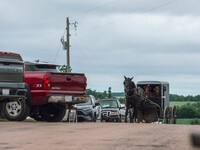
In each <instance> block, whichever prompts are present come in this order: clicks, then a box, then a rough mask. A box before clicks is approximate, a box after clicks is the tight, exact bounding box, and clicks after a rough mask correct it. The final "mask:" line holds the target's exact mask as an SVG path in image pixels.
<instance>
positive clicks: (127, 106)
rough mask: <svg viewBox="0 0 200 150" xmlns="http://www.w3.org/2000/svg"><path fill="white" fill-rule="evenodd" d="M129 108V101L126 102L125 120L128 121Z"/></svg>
mask: <svg viewBox="0 0 200 150" xmlns="http://www.w3.org/2000/svg"><path fill="white" fill-rule="evenodd" d="M128 110H129V105H128V103H126V114H125V122H127V116H128Z"/></svg>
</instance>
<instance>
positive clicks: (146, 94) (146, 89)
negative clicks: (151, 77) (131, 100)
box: [144, 85, 152, 98]
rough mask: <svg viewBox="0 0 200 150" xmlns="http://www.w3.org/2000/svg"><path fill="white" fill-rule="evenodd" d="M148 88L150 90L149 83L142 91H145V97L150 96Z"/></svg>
mask: <svg viewBox="0 0 200 150" xmlns="http://www.w3.org/2000/svg"><path fill="white" fill-rule="evenodd" d="M150 90H151V87H150V85H146V86H144V91H145V97H146V98H152V94H151V92H150Z"/></svg>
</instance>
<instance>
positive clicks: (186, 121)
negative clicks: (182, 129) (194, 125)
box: [177, 118, 200, 125]
mask: <svg viewBox="0 0 200 150" xmlns="http://www.w3.org/2000/svg"><path fill="white" fill-rule="evenodd" d="M195 120H198V122H199V124H200V118H198V119H195V118H193V119H192V118H183V119H181V118H178V119H177V124H186V125H189V124H191V122H192V121H195Z"/></svg>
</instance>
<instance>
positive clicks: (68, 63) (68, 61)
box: [66, 17, 70, 73]
mask: <svg viewBox="0 0 200 150" xmlns="http://www.w3.org/2000/svg"><path fill="white" fill-rule="evenodd" d="M66 30H67V72H68V73H69V72H70V53H69V47H70V45H69V36H70V35H69V18H68V17H67V28H66Z"/></svg>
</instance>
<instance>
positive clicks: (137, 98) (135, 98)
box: [124, 76, 145, 122]
mask: <svg viewBox="0 0 200 150" xmlns="http://www.w3.org/2000/svg"><path fill="white" fill-rule="evenodd" d="M124 79H125V80H124V92H125V96H126V113H125V122H127V116H128V113H129V117H130V122H133V120H134V121H135V122H136V119H137V121H138V122H140V121H141V122H145V118H144V108H143V103H144V101H145V92H144V90H143V89H142V88H140V87H136V85H135V83H134V82H133V81H132V79H133V77H132V78H127V77H126V76H124ZM128 111H132V112H131V113H130V112H128Z"/></svg>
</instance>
